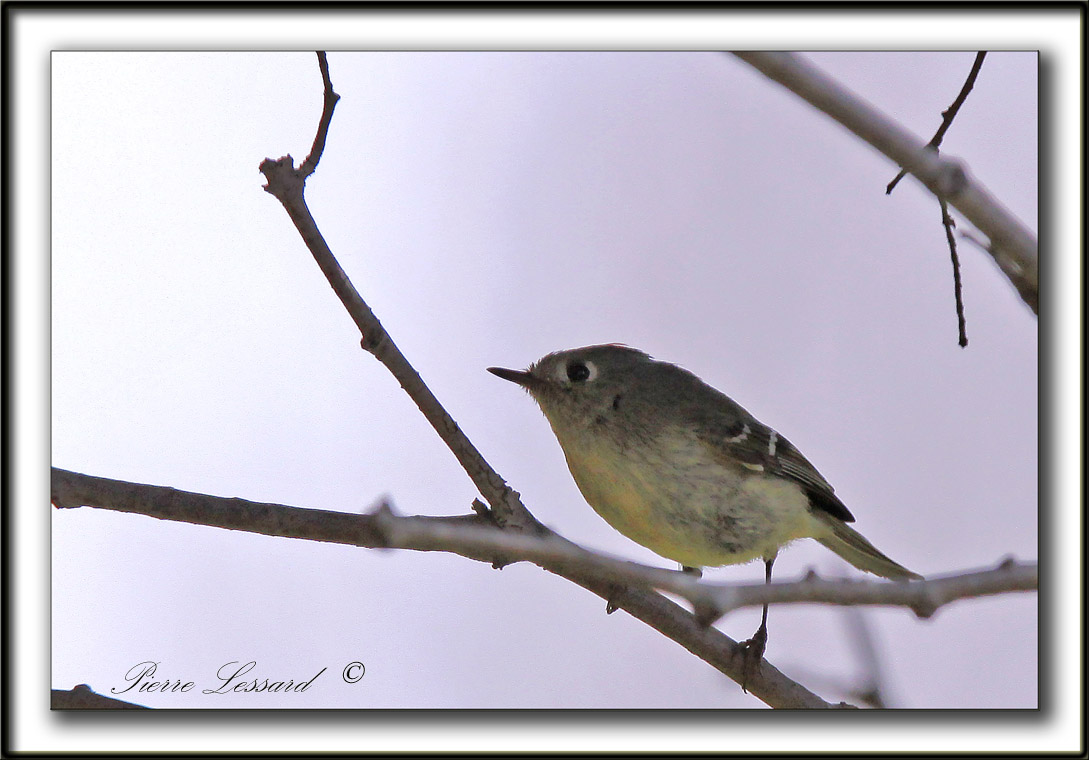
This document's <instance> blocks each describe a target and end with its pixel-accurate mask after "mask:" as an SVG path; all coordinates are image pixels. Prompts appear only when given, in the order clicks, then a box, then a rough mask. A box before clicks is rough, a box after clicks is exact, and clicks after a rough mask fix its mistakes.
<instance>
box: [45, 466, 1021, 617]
mask: <svg viewBox="0 0 1089 760" xmlns="http://www.w3.org/2000/svg"><path fill="white" fill-rule="evenodd" d="M52 501H53V503H54V504H55V505H56V506H57V507H59V508H74V507H81V506H90V507H98V508H100V509H111V510H116V511H120V512H133V513H137V514H144V515H148V516H149V517H157V518H159V519H165V520H176V521H179V522H188V523H193V524H196V525H209V526H214V527H218V528H228V529H232V530H245V531H249V532H252V533H260V534H263V535H268V536H282V537H285V538H303V539H309V540H312V541H326V542H330V543H338V544H349V545H352V546H361V547H368V548H388V549H410V550H414V551H442V552H451V553H453V554H458V555H461V556H462V557H467V558H469V559H475V560H479V561H482V562H490V563H492V564H494V565H499V566H503V565H508V564H511V563H513V562H532V563H533V564H535V565H538V566H540V567H542V568H544V569H545V570H548V571H549V572H552V573H556V574H557V575H560V576H563V577H565V578H570V579H572V580H576V582H579V583H582V582H584V581H586V582H591V581H592V582H595V583H598V584H604V585H605V586H606V587H607V586H610V585H611V586H612V587H613V588H614V589H618V588H619V587H620V586H621V585H622V584H631V585H632V586H634V587H642V588H649V589H658V590H661V591H667V592H670V593H673V594H676V595H678V596H680V597H682V598H683V599H685V600H686V601H688V602H689V603H690V604H691V605H692V607H693V609H694V610H695V611H696V613H697V616H698V618H699V619H700V621H702V622H703V623H704V624H705V625H709V624H710V623H712V622H714V621H715V620H717V619H718V618H720V617H722V616H723V615H726V614H728V613H730V612H733V611H734V610H738V609H741V608H743V607H759V606H762V605H763V604H764V603H765V602H767V603H769V604H786V603H798V602H809V603H813V602H819V603H823V604H836V605H858V606H862V605H866V606H885V607H908V608H910V609H911V610H913V611H914V612H915V614H916V615H918V616H919V617H924V618H925V617H930V616H931V615H933V614H934V613H935V612H936V611H937V610H938V608H939V607H942V606H944V605H946V604H949V603H950V602H953V601H956V600H959V599H968V598H974V597H979V596H987V595H993V594H1000V593H1007V592H1014V591H1035V590H1036V588H1037V568H1036V564H1035V563H1030V564H1017V563H1016V562H1014V561H1013V560H1009V559H1008V560H1004V561H1003V562H1002V563H1001V564H1000V565H999V566H998V567H996V568H994V569H992V570H982V571H973V572H968V573H959V574H950V575H946V576H942V577H938V578H931V579H929V580H925V581H911V582H908V581H865V580H846V579H835V580H825V579H821V578H818V577H817V576H816V574H814V573H810V574H809V575H807V576H806V577H805V578H804V579H802V580H800V581H792V582H779V583H771V584H765V583H754V584H740V585H739V584H717V583H707V582H701V581H700V580H699V579H698V578H697V577H696V576H695V575H692V574H689V573H685V572H681V571H677V570H666V569H664V568H658V567H650V566H648V565H641V564H639V563H637V562H629V561H627V560H622V559H617V558H614V557H608V556H605V555H602V554H598V553H595V552H591V551H589V550H587V549H584V548H583V547H581V546H579V545H578V544H575V543H573V542H571V541H568V540H567V539H565V538H563V537H562V536H560V535H558V534H556V533H551V532H550V533H547V534H537V535H533V534H528V533H522V532H516V531H509V530H502V529H500V528H497V527H496V526H495V525H494V524H493V523H492V522H491V520H490V519H489V517H487V516H481V515H479V514H471V515H464V516H460V517H425V516H411V517H409V516H400V515H395V514H394V513H393V511H392V509H391V508H390V507H389V505H388V504H383V505H381V506H380V507H379V508H378V509H377V510H376V511H375V512H374V513H373V514H369V515H358V514H348V513H346V512H329V511H325V510H319V509H301V508H299V507H289V506H284V505H282V504H268V503H257V502H251V501H246V500H245V499H227V498H221V497H218V496H208V495H205V494H199V493H192V492H189V491H178V490H175V489H173V488H163V487H160V486H148V485H142V484H138V483H127V482H125V481H120V480H110V479H107V478H97V477H93V476H90V475H81V474H79V473H74V472H69V471H68V470H62V469H60V468H57V467H54V468H53V473H52ZM606 598H608V599H609V601H610V602H615V600H614V599H613V595H612V594H611V593H610V594H609V595H607V596H606Z"/></svg>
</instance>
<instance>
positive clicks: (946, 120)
mask: <svg viewBox="0 0 1089 760" xmlns="http://www.w3.org/2000/svg"><path fill="white" fill-rule="evenodd" d="M986 56H987V52H986V51H985V50H981V51H979V52H978V53H976V59H975V60H974V61H973V62H972V70H971V71H969V72H968V78H967V79H965V80H964V85H963V86H962V87H961V88H960V93H958V94H957V97H956V99H955V100H954V101H953V102H952V103H951V104H950V105H949V108H946V109H945V110H944V111H942V123H941V125H940V126H939V127H938V131H937V132H935V133H934V136H933V137H931V138H930V142H928V143H927V147H930V148H933V149H934V150H935V151H937V150H938V147H939V146H940V145H941V144H942V140H943V139H945V133H946V132H948V131H949V127H951V126H952V125H953V119H955V118H957V111H959V110H960V107H961V106H962V105H964V101H965V100H966V99H967V98H968V93H970V92H971V91H972V88H973V87H975V84H976V77H978V76H979V70H980V68H982V67H983V59H984V58H985V57H986ZM906 176H907V169H901V170H900V173H899V174H897V175H896V178H895V179H893V181H892V182H890V183H889V184H888V187H886V188H885V195H889V194H890V193H892V190H893V188H895V187H896V185H897V183H899V182H900V180H902V179H903V178H904V177H906Z"/></svg>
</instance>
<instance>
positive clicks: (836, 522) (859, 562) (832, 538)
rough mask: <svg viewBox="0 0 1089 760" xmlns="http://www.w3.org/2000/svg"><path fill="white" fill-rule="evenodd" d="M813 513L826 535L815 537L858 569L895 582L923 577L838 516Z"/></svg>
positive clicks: (818, 512)
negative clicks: (891, 556)
mask: <svg viewBox="0 0 1089 760" xmlns="http://www.w3.org/2000/svg"><path fill="white" fill-rule="evenodd" d="M814 516H815V517H817V519H819V520H820V521H821V522H822V523H823V524H824V525H825V526H826V527H827V528H828V531H827V532H826V533H825V534H823V535H820V536H816V537H815V538H816V539H817V540H818V541H820V542H821V543H822V544H824V545H825V546H827V547H828V548H829V549H831V550H832V551H834V552H835V553H836V554H838V555H839V556H841V557H843V558H844V559H845V560H847V561H848V562H850V563H851V564H852V565H854V566H855V567H857V568H858V569H859V570H865V571H866V572H868V573H873V574H874V575H880V576H881V577H882V578H889V579H891V580H894V581H897V580H909V579H910V580H922V578H923V576H921V575H919V574H918V573H913V572H911V571H910V570H908V569H907V568H906V567H904V566H903V565H900V564H898V563H896V562H893V561H892V560H891V559H889V558H888V557H886V556H885V555H884V554H882V553H881V552H880V551H878V550H877V547H875V546H874V545H873V544H871V543H870V542H869V541H867V540H866V539H865V538H864V537H863V535H862V534H861V533H859V532H858V531H857V530H855V529H854V528H852V527H851V526H850V525H848V524H847V523H845V522H843V521H842V520H840V519H839V518H838V517H833V516H832V515H830V514H827V513H825V512H820V511H815V512H814Z"/></svg>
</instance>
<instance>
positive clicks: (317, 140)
mask: <svg viewBox="0 0 1089 760" xmlns="http://www.w3.org/2000/svg"><path fill="white" fill-rule="evenodd" d="M318 69H320V70H321V81H322V83H323V84H324V85H325V86H324V87H323V88H322V91H323V93H324V97H323V105H322V109H321V120H320V121H319V122H318V131H317V134H315V135H314V145H313V146H312V147H311V148H310V155H308V156H307V157H306V160H305V161H303V162H302V165H301V166H299V174H301V175H302V176H303V178H306V177H309V176H310V175H311V174H313V173H314V170H315V169H317V168H318V161H321V154H322V153H324V152H325V139H326V137H327V136H328V135H329V125H330V124H332V122H333V109H334V108H336V105H337V101H338V100H340V96H339V95H337V94H336V93H335V92H333V80H332V79H331V78H330V77H329V61H327V60H326V58H325V51H324V50H319V51H318Z"/></svg>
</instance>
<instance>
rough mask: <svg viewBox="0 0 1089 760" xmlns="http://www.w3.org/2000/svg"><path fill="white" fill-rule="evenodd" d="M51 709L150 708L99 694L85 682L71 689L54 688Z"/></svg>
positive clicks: (50, 701) (51, 696)
mask: <svg viewBox="0 0 1089 760" xmlns="http://www.w3.org/2000/svg"><path fill="white" fill-rule="evenodd" d="M49 709H51V710H148V709H150V708H148V707H147V706H146V705H138V704H135V703H133V702H126V701H125V700H123V699H114V698H113V697H107V696H104V695H102V694H99V693H98V692H97V691H95V690H94V689H92V688H91V687H90V686H88V685H87V684H85V683H81V684H80V685H79V686H75V687H73V688H72V689H71V690H70V691H65V690H64V689H53V690H52V691H51V693H50V697H49Z"/></svg>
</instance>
